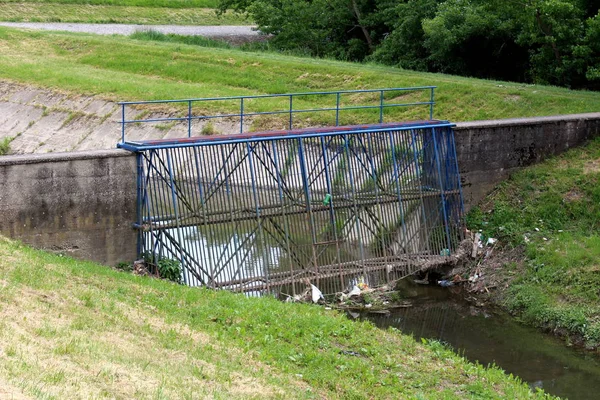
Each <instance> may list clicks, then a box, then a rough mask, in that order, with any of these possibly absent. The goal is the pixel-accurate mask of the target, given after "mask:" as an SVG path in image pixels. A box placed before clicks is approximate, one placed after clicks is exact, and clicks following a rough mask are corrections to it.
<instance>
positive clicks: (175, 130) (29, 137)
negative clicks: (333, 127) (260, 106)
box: [0, 80, 252, 154]
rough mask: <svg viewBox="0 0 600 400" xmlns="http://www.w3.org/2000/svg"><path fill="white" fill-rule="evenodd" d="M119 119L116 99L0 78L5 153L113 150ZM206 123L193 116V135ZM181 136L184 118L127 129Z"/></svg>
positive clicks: (225, 125)
mask: <svg viewBox="0 0 600 400" xmlns="http://www.w3.org/2000/svg"><path fill="white" fill-rule="evenodd" d="M143 111H144V110H141V111H138V112H137V114H138V115H143V116H144V118H165V117H173V116H180V115H178V114H176V113H175V114H173V113H174V112H175V111H174V110H170V109H169V110H154V111H152V112H150V113H147V114H143V113H142V112H143ZM195 112H198V113H201V112H202V111H201V110H195ZM135 117H136V111H135V110H133V111H131V112H130V114H128V115H127V118H135ZM140 118H141V117H140ZM120 121H121V113H120V108H119V106H118V104H117V103H115V102H112V101H109V100H105V99H103V98H100V97H97V96H82V95H74V94H69V93H66V92H61V91H57V90H50V89H40V88H36V87H33V86H28V85H23V84H19V83H14V82H7V81H3V80H0V141H2V140H4V139H5V138H8V139H9V140H11V142H10V151H9V153H10V154H27V153H52V152H66V151H80V150H101V149H114V148H115V147H116V144H117V142H119V141H120V140H121V129H120ZM207 124H208V121H200V120H196V121H194V123H193V124H192V131H193V134H194V135H199V134H201V132H202V129H203V128H204V127H205V126H206V125H207ZM251 124H252V118H247V119H246V121H245V126H246V128H247V129H249V128H250V125H251ZM212 126H213V129H214V130H215V132H227V133H229V132H236V131H238V130H239V120H233V121H230V120H227V119H222V120H221V119H219V120H218V121H214V122H213V123H212ZM186 135H187V122H186V121H183V122H181V123H179V124H165V123H162V124H160V123H156V124H144V125H143V126H141V125H140V126H135V125H134V126H131V127H130V128H128V130H127V137H128V138H130V139H145V138H148V139H149V138H152V139H162V138H172V137H181V136H186Z"/></svg>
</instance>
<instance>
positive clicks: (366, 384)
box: [0, 238, 544, 399]
mask: <svg viewBox="0 0 600 400" xmlns="http://www.w3.org/2000/svg"><path fill="white" fill-rule="evenodd" d="M0 316H1V317H2V318H0V339H1V340H0V385H1V383H2V382H6V384H7V385H10V387H13V388H17V390H20V391H22V392H24V394H26V395H30V396H32V397H34V398H40V399H53V398H56V399H62V398H69V399H76V398H82V399H83V398H85V399H87V398H123V399H125V398H127V399H129V398H153V399H167V398H168V399H179V398H181V399H198V398H205V397H211V398H223V399H229V398H261V399H262V398H286V399H289V398H327V399H335V398H345V399H347V398H378V399H379V398H390V399H392V398H393V399H398V398H441V399H452V398H544V395H543V394H541V393H539V392H538V393H532V392H530V390H529V388H528V387H527V386H526V385H524V384H522V383H520V382H518V381H517V379H515V378H513V377H509V376H508V375H505V374H504V373H502V371H500V370H498V369H495V368H490V369H486V368H484V367H482V366H479V365H475V364H471V363H468V362H466V361H465V360H464V359H462V358H461V357H459V356H457V355H456V354H454V353H452V352H451V351H449V350H447V349H446V348H444V347H443V346H442V345H440V344H439V343H436V342H432V343H428V344H422V343H417V342H416V341H415V340H413V339H412V338H411V337H408V336H404V335H402V334H400V333H399V332H398V331H392V330H390V331H382V330H379V329H377V328H375V327H374V326H373V325H372V324H370V323H366V322H355V321H350V320H348V319H347V318H345V317H344V316H342V315H341V314H338V313H337V312H336V311H331V310H329V311H328V310H325V309H323V308H321V307H319V306H313V305H303V304H289V303H282V302H279V301H277V300H275V299H272V298H246V297H244V296H243V295H239V294H231V293H228V292H224V291H221V292H217V291H209V290H202V289H193V288H188V287H185V286H180V285H175V284H172V283H169V282H166V281H159V280H155V279H151V278H145V277H137V276H134V275H131V274H127V273H124V272H118V271H115V270H112V269H110V268H108V267H103V266H100V265H97V264H93V263H90V262H82V261H76V260H73V259H68V258H65V257H60V256H58V255H53V254H49V253H45V252H42V251H37V250H32V249H30V248H28V247H25V246H23V245H20V244H18V243H16V242H13V241H10V240H7V239H4V238H0ZM352 352H355V353H352ZM356 353H358V354H356ZM1 389H2V388H1V387H0V393H2V390H1Z"/></svg>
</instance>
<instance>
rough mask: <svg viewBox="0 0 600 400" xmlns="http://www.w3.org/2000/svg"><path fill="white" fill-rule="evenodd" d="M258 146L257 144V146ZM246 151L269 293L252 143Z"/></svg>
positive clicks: (267, 267) (267, 263)
mask: <svg viewBox="0 0 600 400" xmlns="http://www.w3.org/2000/svg"><path fill="white" fill-rule="evenodd" d="M255 146H256V144H255ZM246 151H247V153H248V162H249V168H250V178H251V179H252V197H253V198H254V210H255V213H256V223H257V225H258V234H259V245H260V246H261V247H263V256H264V260H263V267H264V277H265V282H266V285H267V291H269V286H270V279H269V265H270V262H269V257H268V256H267V244H266V243H265V235H264V232H263V224H262V222H263V221H262V216H261V203H260V199H259V193H258V190H259V187H258V182H257V179H256V178H257V177H256V171H255V170H254V157H253V154H254V150H253V149H252V146H251V145H250V142H246Z"/></svg>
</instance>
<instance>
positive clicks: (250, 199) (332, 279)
mask: <svg viewBox="0 0 600 400" xmlns="http://www.w3.org/2000/svg"><path fill="white" fill-rule="evenodd" d="M391 90H395V91H400V90H427V91H428V90H431V98H430V100H429V101H426V102H419V103H418V104H414V103H409V104H397V103H394V104H393V105H390V104H386V103H385V102H384V101H383V100H381V101H380V102H379V104H378V105H375V106H351V107H347V108H345V107H343V106H341V105H340V98H342V96H344V95H347V94H351V93H356V92H354V91H346V92H334V93H327V94H333V95H334V96H335V98H336V99H337V101H336V107H332V108H322V109H321V110H325V111H333V112H335V118H336V124H339V120H340V117H339V115H340V112H342V111H344V110H345V109H355V110H356V109H359V110H360V109H375V111H376V112H378V113H379V114H380V115H379V120H378V121H377V122H376V123H374V124H369V125H360V126H357V125H349V126H332V127H325V128H305V129H293V118H294V116H295V115H297V114H298V113H302V112H305V111H306V109H294V108H293V99H294V96H299V95H285V96H286V98H287V96H291V97H289V99H290V101H289V104H290V109H289V110H285V111H275V112H263V111H261V112H260V113H247V112H244V102H246V103H247V102H248V99H250V98H254V97H239V98H234V99H238V100H239V101H240V103H241V107H240V112H239V113H235V114H222V115H218V117H228V118H231V117H237V118H239V119H240V121H241V122H240V127H241V128H240V130H242V131H243V127H244V119H246V120H247V119H248V118H249V117H251V116H252V115H263V114H285V115H286V118H288V116H289V126H288V128H289V129H287V130H285V131H277V132H262V133H243V132H242V133H240V134H236V135H228V136H222V135H220V136H194V134H193V133H194V132H192V121H193V120H194V119H205V120H206V119H210V118H213V117H214V116H206V115H201V116H195V115H193V113H192V111H191V110H192V106H191V105H192V102H197V101H204V99H197V100H184V101H183V102H184V104H189V107H188V111H189V112H188V115H187V116H184V117H164V118H152V119H146V120H141V119H139V118H133V119H130V120H128V119H126V118H125V116H126V107H131V106H133V105H135V106H139V105H147V104H151V105H155V104H156V102H150V103H148V102H142V103H121V104H122V107H123V121H122V122H123V141H122V143H121V144H119V147H121V148H124V149H128V150H130V151H133V152H135V153H136V154H137V159H138V188H137V190H138V216H137V223H136V225H135V226H136V227H137V228H138V229H139V245H138V246H139V247H138V252H139V253H140V254H149V255H151V257H153V258H155V259H161V258H170V259H174V260H177V261H179V262H180V263H181V265H182V267H183V280H184V282H185V283H186V284H188V285H191V286H208V287H212V288H227V289H230V290H236V291H243V292H260V293H263V292H277V291H284V292H286V293H290V294H295V293H296V292H297V291H300V290H301V288H304V287H305V282H306V281H307V280H308V281H310V282H312V283H315V284H317V285H318V286H319V287H320V288H321V290H322V291H323V292H324V293H334V292H337V291H341V290H343V289H344V288H346V286H347V285H348V284H349V282H351V281H353V280H354V281H356V280H357V279H365V280H367V281H368V282H369V283H370V284H371V285H376V284H378V283H381V282H385V281H387V280H389V279H393V278H398V277H402V276H405V275H407V274H410V273H413V272H414V271H415V270H418V269H419V268H421V266H422V265H424V264H425V263H428V262H431V261H432V260H440V259H443V258H445V257H447V256H449V255H450V254H451V253H452V252H453V251H454V250H455V249H456V247H457V245H458V243H459V241H460V240H461V235H462V229H461V227H462V223H461V220H462V202H461V193H460V179H459V174H458V168H457V163H456V156H455V148H454V136H453V130H452V126H453V125H452V124H451V123H449V122H447V121H437V120H433V119H429V120H424V121H416V122H415V121H413V122H404V123H384V122H383V113H384V109H385V108H386V107H390V106H394V107H400V106H405V105H426V106H428V107H429V113H430V115H429V116H430V117H431V115H432V113H433V88H431V87H427V88H417V89H385V91H384V90H377V91H358V92H359V93H370V92H374V93H376V94H381V96H380V98H381V99H384V94H385V93H387V91H391ZM301 95H302V96H306V95H307V94H301ZM255 97H256V96H255ZM262 97H266V96H262ZM229 99H231V98H229ZM211 100H215V99H211ZM219 100H221V99H219ZM308 110H309V111H310V112H314V111H316V110H315V109H314V108H309V109H308ZM163 121H183V122H184V123H186V124H187V125H188V138H184V139H162V140H143V141H131V140H126V126H127V125H128V124H139V123H141V122H163Z"/></svg>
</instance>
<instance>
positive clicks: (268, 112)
mask: <svg viewBox="0 0 600 400" xmlns="http://www.w3.org/2000/svg"><path fill="white" fill-rule="evenodd" d="M432 104H434V103H432V102H430V101H425V102H417V103H393V104H383V105H376V106H350V107H340V108H306V109H297V110H292V112H293V113H309V112H322V111H338V110H339V111H344V110H366V109H369V110H373V109H377V110H379V109H381V108H382V107H383V108H389V107H411V106H423V105H429V106H430V105H432ZM289 113H290V110H282V111H257V112H249V113H244V114H218V115H197V116H191V117H181V118H151V119H132V120H125V121H121V122H119V123H122V124H134V123H141V122H165V121H188V120H190V119H192V120H194V119H197V120H202V119H215V118H233V117H236V118H239V117H242V116H244V117H253V116H256V115H277V114H289Z"/></svg>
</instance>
